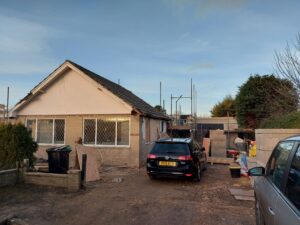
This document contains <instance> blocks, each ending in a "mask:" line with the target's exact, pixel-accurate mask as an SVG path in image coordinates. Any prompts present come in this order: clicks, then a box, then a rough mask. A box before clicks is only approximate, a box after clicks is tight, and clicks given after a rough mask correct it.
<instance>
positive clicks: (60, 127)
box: [36, 119, 65, 144]
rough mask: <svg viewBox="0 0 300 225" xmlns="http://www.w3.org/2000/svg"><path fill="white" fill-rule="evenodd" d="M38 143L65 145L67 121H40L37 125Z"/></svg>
mask: <svg viewBox="0 0 300 225" xmlns="http://www.w3.org/2000/svg"><path fill="white" fill-rule="evenodd" d="M36 129H37V132H36V133H37V136H36V141H37V142H38V143H39V144H64V142H65V120H63V119H38V120H37V124H36Z"/></svg>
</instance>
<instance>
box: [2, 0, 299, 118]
mask: <svg viewBox="0 0 300 225" xmlns="http://www.w3.org/2000/svg"><path fill="white" fill-rule="evenodd" d="M299 9H300V1H297V0H294V1H293V0H287V1H277V0H264V1H262V0H248V1H247V0H195V1H194V0H174V1H172V0H127V1H123V0H119V1H118V0H104V1H100V0H99V1H74V0H72V1H71V0H69V1H54V0H51V1H50V0H49V1H38V0H37V1H30V0H27V1H26V4H25V1H21V0H19V1H14V0H10V1H1V3H0V103H5V102H6V87H7V86H10V90H11V98H10V105H11V106H12V105H14V104H15V103H16V102H17V101H19V100H20V99H21V98H22V97H24V96H25V95H26V94H27V93H28V92H29V91H30V90H31V89H32V88H33V87H34V86H35V85H36V84H37V83H38V82H40V81H41V80H42V79H43V78H44V77H45V76H47V75H48V74H49V73H51V72H52V71H53V70H54V69H55V68H56V67H58V66H59V65H60V64H61V63H62V62H63V61H64V60H65V59H70V60H72V61H74V62H76V63H78V64H80V65H82V66H84V67H86V68H88V69H90V70H92V71H94V72H96V73H98V74H100V75H102V76H104V77H106V78H108V79H110V80H112V81H114V82H118V79H120V82H121V85H123V86H124V87H126V88H127V89H129V90H131V91H132V92H134V93H135V94H137V95H138V96H140V97H141V98H143V99H144V100H146V101H147V102H148V103H150V104H151V105H157V104H159V82H160V81H161V82H162V86H163V89H162V90H163V93H162V96H163V99H165V102H166V109H167V110H168V112H169V111H170V96H171V94H173V95H175V96H179V95H181V94H183V95H184V96H187V95H189V94H190V89H189V88H190V79H191V78H192V79H193V81H194V84H195V85H196V89H197V93H198V96H197V112H198V115H210V112H209V111H210V110H211V108H212V107H213V105H215V104H216V103H217V102H219V101H221V100H222V99H223V98H224V96H226V95H228V94H231V95H233V96H234V95H235V94H236V92H237V90H238V87H239V86H240V85H241V84H242V83H244V82H245V81H246V80H247V78H248V77H249V76H250V75H251V74H256V73H259V74H270V73H274V51H275V50H283V49H284V47H285V45H286V42H287V41H293V40H294V38H295V36H296V34H297V33H298V32H299V31H300V29H299V21H300V13H299ZM180 104H181V108H182V111H183V113H189V112H190V103H189V101H188V100H180Z"/></svg>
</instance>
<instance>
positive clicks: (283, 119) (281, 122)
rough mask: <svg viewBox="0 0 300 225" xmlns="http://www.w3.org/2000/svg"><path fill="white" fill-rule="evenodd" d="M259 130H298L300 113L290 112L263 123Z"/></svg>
mask: <svg viewBox="0 0 300 225" xmlns="http://www.w3.org/2000/svg"><path fill="white" fill-rule="evenodd" d="M260 128H266V129H267V128H285V129H288V128H291V129H292V128H300V112H292V113H289V114H285V115H282V116H278V117H271V118H269V119H267V120H266V121H264V122H263V123H262V124H261V126H260Z"/></svg>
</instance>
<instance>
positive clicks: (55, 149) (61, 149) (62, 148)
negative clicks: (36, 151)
mask: <svg viewBox="0 0 300 225" xmlns="http://www.w3.org/2000/svg"><path fill="white" fill-rule="evenodd" d="M71 151H72V149H71V147H70V145H63V146H59V147H52V148H48V149H47V150H46V152H71Z"/></svg>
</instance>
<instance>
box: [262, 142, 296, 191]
mask: <svg viewBox="0 0 300 225" xmlns="http://www.w3.org/2000/svg"><path fill="white" fill-rule="evenodd" d="M293 146H294V142H281V143H279V145H278V146H277V147H276V149H275V150H274V152H273V154H272V156H271V158H270V161H269V162H268V166H267V174H268V177H269V178H270V179H271V180H272V182H273V183H274V184H275V185H276V186H277V187H278V188H279V189H280V188H281V185H282V181H283V178H284V177H283V175H284V172H285V168H286V165H287V161H288V158H289V155H290V153H291V150H292V149H293Z"/></svg>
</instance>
